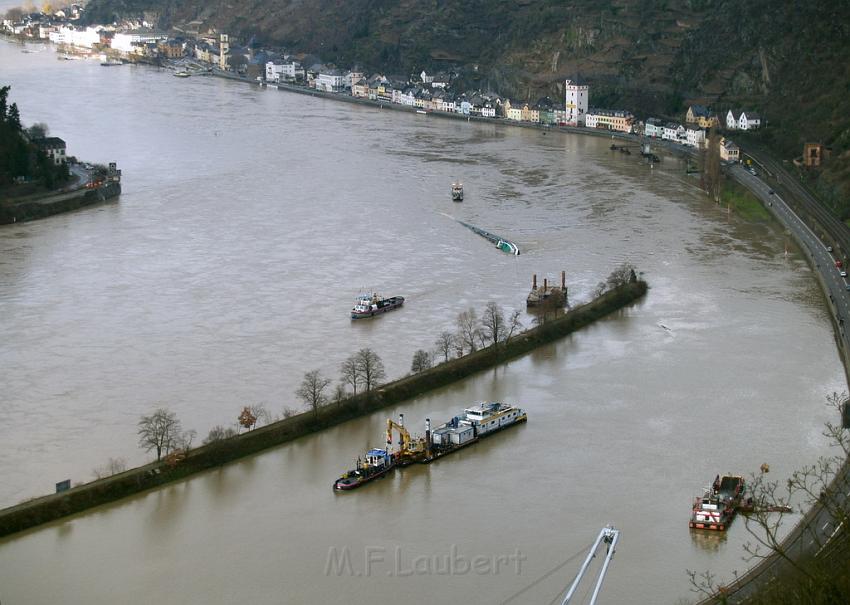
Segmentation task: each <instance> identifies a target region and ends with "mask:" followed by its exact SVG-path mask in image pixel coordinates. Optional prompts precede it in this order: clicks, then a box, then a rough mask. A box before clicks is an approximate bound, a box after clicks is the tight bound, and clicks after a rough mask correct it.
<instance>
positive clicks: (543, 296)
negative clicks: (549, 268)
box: [525, 271, 567, 308]
mask: <svg viewBox="0 0 850 605" xmlns="http://www.w3.org/2000/svg"><path fill="white" fill-rule="evenodd" d="M547 304H551V305H554V306H555V307H563V306H564V305H566V304H567V272H566V271H561V286H560V287H558V286H555V285H552V284H550V283H549V279H548V278H545V277H544V278H543V287H542V288H538V287H537V274H536V273H535V274H534V275H532V277H531V292H529V293H528V297H527V298H526V299H525V306H526V307H529V308H532V307H542V306H543V305H547Z"/></svg>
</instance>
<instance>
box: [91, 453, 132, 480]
mask: <svg viewBox="0 0 850 605" xmlns="http://www.w3.org/2000/svg"><path fill="white" fill-rule="evenodd" d="M126 470H127V460H126V459H124V458H110V459H109V460H108V461H107V463H106V464H105V465H103V466H99V467H97V468H95V469H93V470H92V474H93V475H94V478H95V479H104V478H106V477H111V476H112V475H117V474H118V473H123V472H124V471H126Z"/></svg>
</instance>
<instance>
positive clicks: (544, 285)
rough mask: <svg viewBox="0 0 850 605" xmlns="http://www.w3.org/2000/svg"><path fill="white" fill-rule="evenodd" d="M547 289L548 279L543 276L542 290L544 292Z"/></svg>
mask: <svg viewBox="0 0 850 605" xmlns="http://www.w3.org/2000/svg"><path fill="white" fill-rule="evenodd" d="M547 290H549V280H548V278H545V277H544V278H543V291H544V292H546V291H547Z"/></svg>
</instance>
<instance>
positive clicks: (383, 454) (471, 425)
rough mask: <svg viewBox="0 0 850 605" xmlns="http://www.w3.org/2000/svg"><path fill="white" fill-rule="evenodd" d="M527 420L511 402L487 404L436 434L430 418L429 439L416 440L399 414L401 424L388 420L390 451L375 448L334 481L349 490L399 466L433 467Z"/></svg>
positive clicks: (471, 409) (338, 487)
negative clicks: (394, 443)
mask: <svg viewBox="0 0 850 605" xmlns="http://www.w3.org/2000/svg"><path fill="white" fill-rule="evenodd" d="M526 420H528V416H527V415H526V413H525V410H523V409H521V408H518V407H515V406H513V405H510V404H507V403H497V402H486V403H480V404H477V405H474V406H472V407H469V408H466V409H465V410H464V411H463V413H461V414H460V415H458V416H455V417H454V418H452V419H451V420H449V421H448V422H446V423H444V424H442V425H440V426H439V427H437V428H436V429H434V430H433V431H432V430H431V419H430V418H426V419H425V436H424V437H414V436H411V434H410V431H408V430H407V428H406V427H405V426H404V414H399V418H398V422H395V421H393V420H392V419H391V418H387V446H386V448H385V449H384V448H372V449H370V450H369V451H367V452H366V454H365V455H364V456H361V457H358V459H357V464H356V466H355V467H354V468H353V469H351V470H348V471H346V472H345V473H343V474H342V475H341V476H340V477H339V478H338V479H337V480H336V481H334V484H333V488H334V490H337V491H348V490H352V489H356V488H358V487H361V486H362V485H365V484H366V483H369V482H370V481H373V480H375V479H380V478H381V477H385V476H386V475H387V474H389V473H390V472H392V471H393V470H394V469H395V468H397V467H404V466H410V465H411V464H429V463H431V462H433V461H434V460H437V459H438V458H442V457H443V456H447V455H448V454H451V453H452V452H456V451H457V450H459V449H461V448H464V447H467V446H470V445H472V444H474V443H477V442H478V440H479V439H482V438H483V437H487V436H489V435H492V434H493V433H496V432H498V431H501V430H503V429H506V428H508V427H509V426H515V425H517V424H520V423H522V422H525V421H526ZM394 434H398V441H397V443H396V445H397V447H396V450H395V451H392V446H393V435H394Z"/></svg>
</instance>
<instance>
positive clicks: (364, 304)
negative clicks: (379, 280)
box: [351, 294, 404, 319]
mask: <svg viewBox="0 0 850 605" xmlns="http://www.w3.org/2000/svg"><path fill="white" fill-rule="evenodd" d="M403 304H404V296H391V297H389V298H381V297H380V296H378V295H377V294H361V295H360V296H358V297H357V302H356V303H355V304H354V307H353V308H352V309H351V319H365V318H367V317H374V316H375V315H378V314H379V313H386V312H387V311H392V310H393V309H398V308H399V307H400V306H402V305H403Z"/></svg>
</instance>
